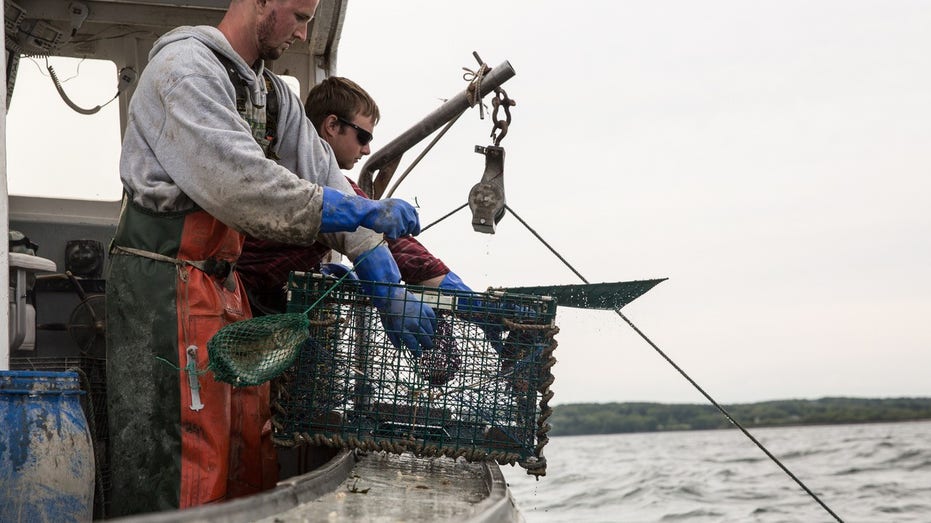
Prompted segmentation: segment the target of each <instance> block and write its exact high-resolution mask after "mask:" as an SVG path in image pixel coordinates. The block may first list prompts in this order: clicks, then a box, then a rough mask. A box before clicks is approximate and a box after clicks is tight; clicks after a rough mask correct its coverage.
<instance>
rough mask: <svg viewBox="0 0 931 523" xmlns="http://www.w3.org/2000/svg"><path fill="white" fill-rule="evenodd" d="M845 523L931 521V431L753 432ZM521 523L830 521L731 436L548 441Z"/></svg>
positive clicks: (519, 489) (889, 427) (740, 438)
mask: <svg viewBox="0 0 931 523" xmlns="http://www.w3.org/2000/svg"><path fill="white" fill-rule="evenodd" d="M751 433H752V434H753V435H754V437H756V438H757V440H759V441H760V442H761V443H762V444H763V445H764V446H766V448H767V449H769V451H770V452H771V453H772V454H773V455H775V456H776V457H778V458H779V459H780V460H781V461H782V462H783V464H784V465H786V467H788V469H789V470H791V471H792V472H793V473H794V474H795V475H796V476H797V477H798V478H799V479H801V480H802V481H803V482H804V483H805V484H806V485H807V486H808V488H809V489H811V490H812V491H813V492H815V493H816V494H817V495H818V496H819V497H820V498H821V500H822V501H823V502H824V503H825V504H826V505H827V506H828V507H830V509H831V510H833V511H834V512H835V513H836V514H837V515H838V516H839V517H840V518H842V519H843V520H844V521H846V522H851V523H852V522H864V523H865V522H869V523H876V522H886V521H888V522H912V521H922V522H929V521H931V422H910V423H883V424H867V425H833V426H818V427H793V428H774V429H754V430H751ZM543 454H544V455H545V456H546V458H547V463H548V467H547V475H546V476H545V477H543V478H542V479H540V481H535V480H534V479H533V477H532V476H527V475H526V474H525V471H524V470H523V469H521V468H519V467H513V468H512V467H509V466H504V467H502V469H503V470H504V474H505V477H506V478H507V480H508V482H509V483H510V485H511V491H512V495H513V496H514V498H515V500H516V502H517V504H518V506H519V507H520V509H521V511H522V513H523V514H524V517H525V518H526V520H527V523H545V522H569V521H573V522H576V521H579V522H581V521H585V522H596V521H597V522H651V521H657V522H658V521H663V522H666V521H673V522H674V521H688V522H711V521H716V522H717V521H750V522H773V523H775V522H800V521H804V522H821V521H825V522H828V521H836V520H835V519H834V518H833V517H832V516H831V515H830V514H829V513H828V512H827V511H825V510H824V508H822V507H821V506H820V505H819V504H818V503H817V502H816V501H815V500H814V499H812V498H811V497H810V496H809V495H808V494H807V493H805V491H804V490H802V489H801V487H799V486H798V484H796V483H795V482H794V481H793V480H792V479H791V478H790V477H789V476H788V475H786V473H785V472H783V471H782V469H780V468H779V467H778V465H776V464H775V463H773V462H772V461H771V460H770V459H769V458H768V457H767V456H766V455H765V454H763V452H762V451H761V450H760V449H758V448H757V447H756V446H755V445H754V444H753V443H752V442H751V441H750V440H749V439H747V437H746V436H744V435H743V434H742V433H740V432H739V431H737V430H722V431H689V432H666V433H651V434H615V435H607V436H571V437H569V436H567V437H555V438H552V439H551V440H550V442H549V444H548V445H547V446H546V447H545V448H544V452H543Z"/></svg>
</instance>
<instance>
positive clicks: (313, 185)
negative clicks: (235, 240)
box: [120, 26, 381, 260]
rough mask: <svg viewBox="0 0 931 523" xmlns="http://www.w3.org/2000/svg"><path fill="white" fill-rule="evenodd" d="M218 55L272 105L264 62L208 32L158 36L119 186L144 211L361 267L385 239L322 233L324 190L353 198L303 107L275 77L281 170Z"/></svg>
mask: <svg viewBox="0 0 931 523" xmlns="http://www.w3.org/2000/svg"><path fill="white" fill-rule="evenodd" d="M211 49H213V50H216V51H217V52H219V53H221V54H223V55H225V56H227V57H229V58H230V60H232V62H233V63H234V64H236V66H237V69H238V72H239V75H240V76H241V77H242V78H243V79H244V80H245V83H246V85H247V86H249V88H248V91H249V95H250V96H251V99H252V101H253V103H254V104H256V105H260V106H261V105H265V97H266V90H265V89H266V88H265V82H264V81H262V71H263V68H264V63H263V62H261V61H260V62H259V64H258V66H257V67H256V69H253V68H251V67H250V66H249V65H248V64H246V63H245V62H244V61H243V60H242V58H241V57H240V56H239V55H238V54H237V53H236V52H235V51H234V50H233V48H232V47H230V45H229V42H228V41H227V40H226V37H225V36H223V33H221V32H220V31H219V30H218V29H217V28H215V27H210V26H198V27H179V28H177V29H174V30H172V31H171V32H169V33H166V34H165V35H164V36H162V37H161V38H159V39H158V40H157V41H156V42H155V45H154V47H153V48H152V51H151V53H149V64H148V66H147V67H146V68H145V70H144V71H143V73H142V76H141V78H140V81H139V86H138V87H137V89H136V92H135V93H134V94H133V97H132V100H131V102H130V106H129V121H128V123H127V128H126V134H125V137H124V139H123V149H122V155H121V157H120V178H121V179H122V181H123V186H124V188H125V190H126V193H127V194H128V197H129V198H130V199H132V201H133V202H135V203H136V204H137V205H139V206H141V207H143V208H145V209H149V210H152V211H155V212H176V211H186V210H190V209H193V208H195V207H199V208H201V209H203V210H204V211H206V212H208V213H209V214H211V215H212V216H214V217H215V218H217V219H218V220H220V221H221V222H223V223H224V224H226V225H228V226H229V227H231V228H233V229H235V230H237V231H239V232H242V233H245V234H248V235H250V236H253V237H255V238H259V239H265V240H275V241H280V242H286V243H292V244H300V245H309V244H310V243H313V242H314V241H315V240H318V239H319V240H320V241H321V242H323V243H324V244H326V245H328V246H329V247H331V248H333V249H335V250H337V251H339V252H341V253H343V254H345V255H347V256H348V257H349V258H350V259H352V260H354V259H355V258H356V257H357V256H358V255H359V254H361V253H363V252H365V251H366V250H368V249H370V248H372V247H374V246H376V245H377V244H378V243H379V242H380V241H381V235H379V234H376V233H375V232H373V231H371V230H368V229H364V228H359V229H358V230H357V231H356V232H352V233H336V234H323V235H320V237H319V238H318V237H317V233H318V231H319V229H320V219H321V209H322V205H323V188H322V186H328V187H333V188H335V189H339V190H340V191H343V192H345V193H349V194H354V192H353V190H352V187H351V186H350V185H349V183H348V182H347V181H346V177H345V176H343V174H342V173H341V172H340V170H339V166H338V165H337V163H336V159H335V157H334V156H333V153H332V150H331V149H330V147H329V145H328V144H327V143H326V142H324V141H323V140H322V139H320V137H319V136H318V135H317V132H316V130H315V129H314V128H313V125H312V124H311V123H310V121H309V120H308V119H307V117H306V116H305V114H304V109H303V107H302V105H301V102H300V99H299V98H298V97H297V95H295V94H294V93H293V92H292V91H291V90H290V89H289V88H288V87H287V86H286V85H285V84H284V82H282V81H281V79H280V78H278V77H277V76H273V84H274V86H275V89H276V91H277V93H278V99H279V117H278V118H279V120H278V130H277V135H278V140H277V141H276V144H275V146H274V152H275V153H276V154H277V155H278V157H279V158H280V160H279V162H277V163H276V162H275V161H273V160H269V159H267V158H266V157H265V153H264V152H263V151H262V148H261V147H260V146H259V145H258V144H257V143H256V141H255V139H254V138H253V137H252V132H251V130H250V129H249V125H248V124H247V123H246V122H245V120H243V118H242V117H241V116H240V115H239V113H238V112H237V110H236V90H235V88H234V86H233V84H232V83H231V82H230V78H229V74H228V73H227V71H226V69H225V68H224V67H223V65H222V64H221V63H220V61H219V60H218V59H217V57H216V56H215V55H214V53H213V51H211Z"/></svg>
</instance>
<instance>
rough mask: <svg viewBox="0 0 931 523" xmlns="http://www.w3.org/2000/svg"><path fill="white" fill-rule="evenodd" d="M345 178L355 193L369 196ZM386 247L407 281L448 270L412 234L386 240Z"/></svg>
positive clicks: (434, 276) (429, 276)
mask: <svg viewBox="0 0 931 523" xmlns="http://www.w3.org/2000/svg"><path fill="white" fill-rule="evenodd" d="M346 179H347V180H349V183H350V185H352V188H353V190H355V191H356V194H358V195H359V196H363V197H365V198H368V197H369V196H368V195H367V194H365V192H364V191H363V190H362V188H361V187H359V186H358V185H357V184H356V182H354V181H352V180H350V179H349V178H346ZM388 249H390V250H391V255H392V256H394V261H395V262H397V264H398V269H399V270H400V271H401V278H402V279H403V280H404V281H405V282H407V283H420V282H422V281H425V280H429V279H431V278H436V277H437V276H444V275H445V274H446V273H447V272H449V267H447V266H446V264H445V263H443V260H441V259H439V258H437V257H436V256H434V255H432V254H430V251H428V250H427V248H426V247H424V246H423V244H421V243H420V242H419V241H417V240H415V239H414V238H413V236H405V237H403V238H398V239H396V240H388Z"/></svg>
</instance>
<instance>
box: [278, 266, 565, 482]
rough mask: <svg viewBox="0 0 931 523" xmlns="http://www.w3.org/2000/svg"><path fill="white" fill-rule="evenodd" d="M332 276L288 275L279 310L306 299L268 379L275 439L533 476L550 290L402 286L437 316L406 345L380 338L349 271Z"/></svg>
mask: <svg viewBox="0 0 931 523" xmlns="http://www.w3.org/2000/svg"><path fill="white" fill-rule="evenodd" d="M336 283H337V281H336V279H335V278H332V277H324V276H321V275H319V274H309V273H300V272H296V273H292V274H291V277H290V279H289V296H288V312H304V311H306V310H308V308H310V311H309V312H308V313H307V314H308V316H309V319H310V337H309V339H308V340H307V341H306V342H305V343H304V344H303V345H302V346H301V348H300V351H299V354H298V356H297V359H296V361H295V363H294V365H293V366H292V367H290V368H289V369H288V370H287V371H286V372H284V373H283V374H282V376H281V377H280V378H278V382H277V385H278V387H277V398H276V401H275V403H274V410H275V415H274V418H275V419H274V422H275V428H276V434H275V440H276V443H277V444H279V445H285V446H293V445H299V444H303V443H312V444H316V445H328V446H333V447H341V448H358V449H363V450H383V451H388V452H393V453H402V452H412V453H414V454H416V455H419V456H448V457H453V458H455V457H460V456H462V457H464V458H465V459H467V460H469V461H477V460H495V461H497V462H498V463H502V464H504V463H507V464H512V465H513V464H515V463H518V464H520V465H521V466H522V467H524V468H526V469H527V473H528V474H535V475H538V476H539V475H545V473H546V460H545V458H544V457H543V455H542V449H543V446H544V445H546V443H547V441H548V438H547V435H546V434H547V432H548V431H549V428H550V427H549V424H548V423H547V419H548V418H549V416H550V414H551V413H552V410H551V408H550V407H549V401H550V399H551V398H552V392H551V391H550V389H549V387H550V385H551V384H552V382H553V376H552V373H551V372H550V370H551V368H552V366H553V364H554V363H555V361H556V360H555V359H554V358H553V355H552V354H553V350H554V349H555V347H556V341H555V339H554V336H555V334H556V333H557V332H558V329H557V328H556V327H555V325H554V320H555V317H556V302H555V300H553V299H551V298H546V297H540V296H530V295H517V294H505V293H499V292H493V293H464V292H459V291H446V290H437V289H434V288H428V287H416V286H407V287H406V288H407V290H408V291H409V292H411V293H412V294H414V295H415V296H417V297H418V298H420V299H422V300H423V302H424V303H426V304H427V305H429V306H431V307H432V308H433V309H434V311H435V312H436V320H437V330H436V335H435V336H434V338H433V341H434V345H435V346H434V348H432V349H424V351H423V353H422V354H421V355H420V356H414V355H413V354H412V353H411V352H410V351H408V350H407V349H405V348H400V349H399V348H396V347H395V346H394V344H392V343H391V341H390V339H389V336H388V332H386V328H385V327H384V326H383V324H382V319H381V316H380V314H379V312H378V311H377V310H376V309H375V308H374V307H373V306H372V305H371V304H370V302H369V300H368V298H367V297H366V296H365V295H364V294H363V293H362V287H361V282H359V281H357V280H350V279H346V280H343V281H342V282H339V283H338V285H335V286H334V284H336ZM321 298H322V299H321ZM315 304H316V305H315Z"/></svg>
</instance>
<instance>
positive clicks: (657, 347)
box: [504, 205, 843, 523]
mask: <svg viewBox="0 0 931 523" xmlns="http://www.w3.org/2000/svg"><path fill="white" fill-rule="evenodd" d="M504 208H505V209H506V210H507V211H508V212H510V213H511V214H512V215H513V216H514V217H515V218H517V221H519V222H520V223H521V224H523V226H524V227H526V228H527V230H528V231H530V233H531V234H533V235H534V236H535V237H536V238H537V239H538V240H540V242H541V243H543V245H545V246H546V247H547V248H548V249H549V250H550V252H552V253H553V254H555V255H556V257H557V258H559V259H560V261H562V262H563V263H564V264H565V265H566V267H568V268H569V270H571V271H572V272H573V273H575V275H576V276H578V277H579V279H581V280H582V281H583V282H584V283H586V284H587V283H589V281H588V280H587V279H586V278H585V277H584V276H582V274H581V273H579V271H577V270H576V269H575V267H573V266H572V264H570V263H569V262H568V261H566V259H565V258H563V257H562V255H560V254H559V253H558V252H556V249H554V248H553V247H552V246H551V245H550V244H549V243H547V242H546V240H544V239H543V237H542V236H540V234H539V233H537V231H535V230H534V229H533V228H532V227H530V225H529V224H527V222H526V221H524V219H523V218H521V217H520V216H518V215H517V213H516V212H514V209H511V208H510V207H508V206H507V205H505V206H504ZM614 312H615V313H616V314H617V315H618V316H620V317H621V319H622V320H624V321H625V322H627V324H628V325H630V327H631V328H632V329H633V330H634V332H636V333H637V334H638V335H640V337H641V338H643V339H644V341H646V342H647V343H648V344H649V345H650V346H651V347H653V350H655V351H656V352H657V353H658V354H659V355H660V356H662V357H663V359H665V360H666V361H667V362H669V364H670V365H672V367H673V368H674V369H676V371H678V372H679V374H681V375H682V377H683V378H685V379H686V380H687V381H688V382H689V383H691V384H692V386H693V387H695V389H696V390H698V392H700V393H701V394H702V396H704V397H705V399H707V400H708V401H709V402H710V403H711V404H712V405H714V407H715V408H716V409H718V410H719V411H720V412H721V414H723V415H724V417H725V418H727V421H729V422H731V423H732V424H733V425H734V426H735V427H737V428H738V429H740V431H741V432H743V434H744V435H745V436H747V438H749V439H750V441H752V442H753V443H754V444H755V445H756V446H757V447H758V448H759V449H760V450H762V451H763V453H764V454H766V455H767V456H768V457H769V459H771V460H772V461H773V462H774V463H776V465H778V466H779V468H781V469H782V470H783V472H785V473H786V474H787V475H788V476H789V477H790V478H792V479H793V480H794V481H795V482H796V483H797V484H798V485H799V486H800V487H801V488H802V490H804V491H805V492H807V493H808V495H809V496H811V497H812V499H814V500H815V501H817V502H818V504H819V505H821V507H822V508H823V509H824V510H826V511H827V513H828V514H830V515H831V516H833V517H834V519H836V520H837V521H838V522H840V523H843V520H842V519H841V518H840V516H838V515H837V514H835V513H834V511H833V510H831V509H830V507H828V506H827V505H826V504H825V503H824V502H823V501H821V498H819V497H818V495H817V494H815V493H814V492H812V490H811V489H809V488H808V486H807V485H805V483H804V482H802V480H801V479H799V478H798V477H797V476H796V475H795V474H793V473H792V471H791V470H789V469H788V467H786V466H785V465H783V463H782V462H781V461H780V460H779V458H777V457H776V456H774V455H773V454H772V453H771V452H770V451H769V450H768V449H767V448H766V447H765V446H763V444H762V443H760V442H759V441H758V440H757V439H756V438H755V437H754V436H753V435H752V434H750V432H749V431H748V430H747V429H745V428H744V427H743V425H741V424H740V423H739V422H738V421H737V420H736V419H734V417H733V416H731V414H730V413H729V412H728V411H727V409H725V408H724V407H723V406H721V405H720V404H719V403H718V402H717V401H715V400H714V398H712V397H711V395H710V394H708V393H707V392H705V389H703V388H702V387H701V386H700V385H699V384H698V383H696V382H695V380H693V379H692V378H691V376H689V375H688V374H687V373H686V372H685V371H684V370H683V369H682V368H681V367H679V365H677V364H676V362H674V361H673V360H672V358H670V357H669V356H668V355H667V354H666V353H665V352H663V350H662V349H660V348H659V346H657V345H656V344H655V343H653V340H651V339H650V338H648V337H647V335H646V334H644V333H643V331H641V330H640V329H639V328H638V327H637V326H636V325H634V323H633V322H632V321H630V319H628V318H627V316H625V315H624V313H622V312H621V309H620V307H618V308H617V309H614Z"/></svg>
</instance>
